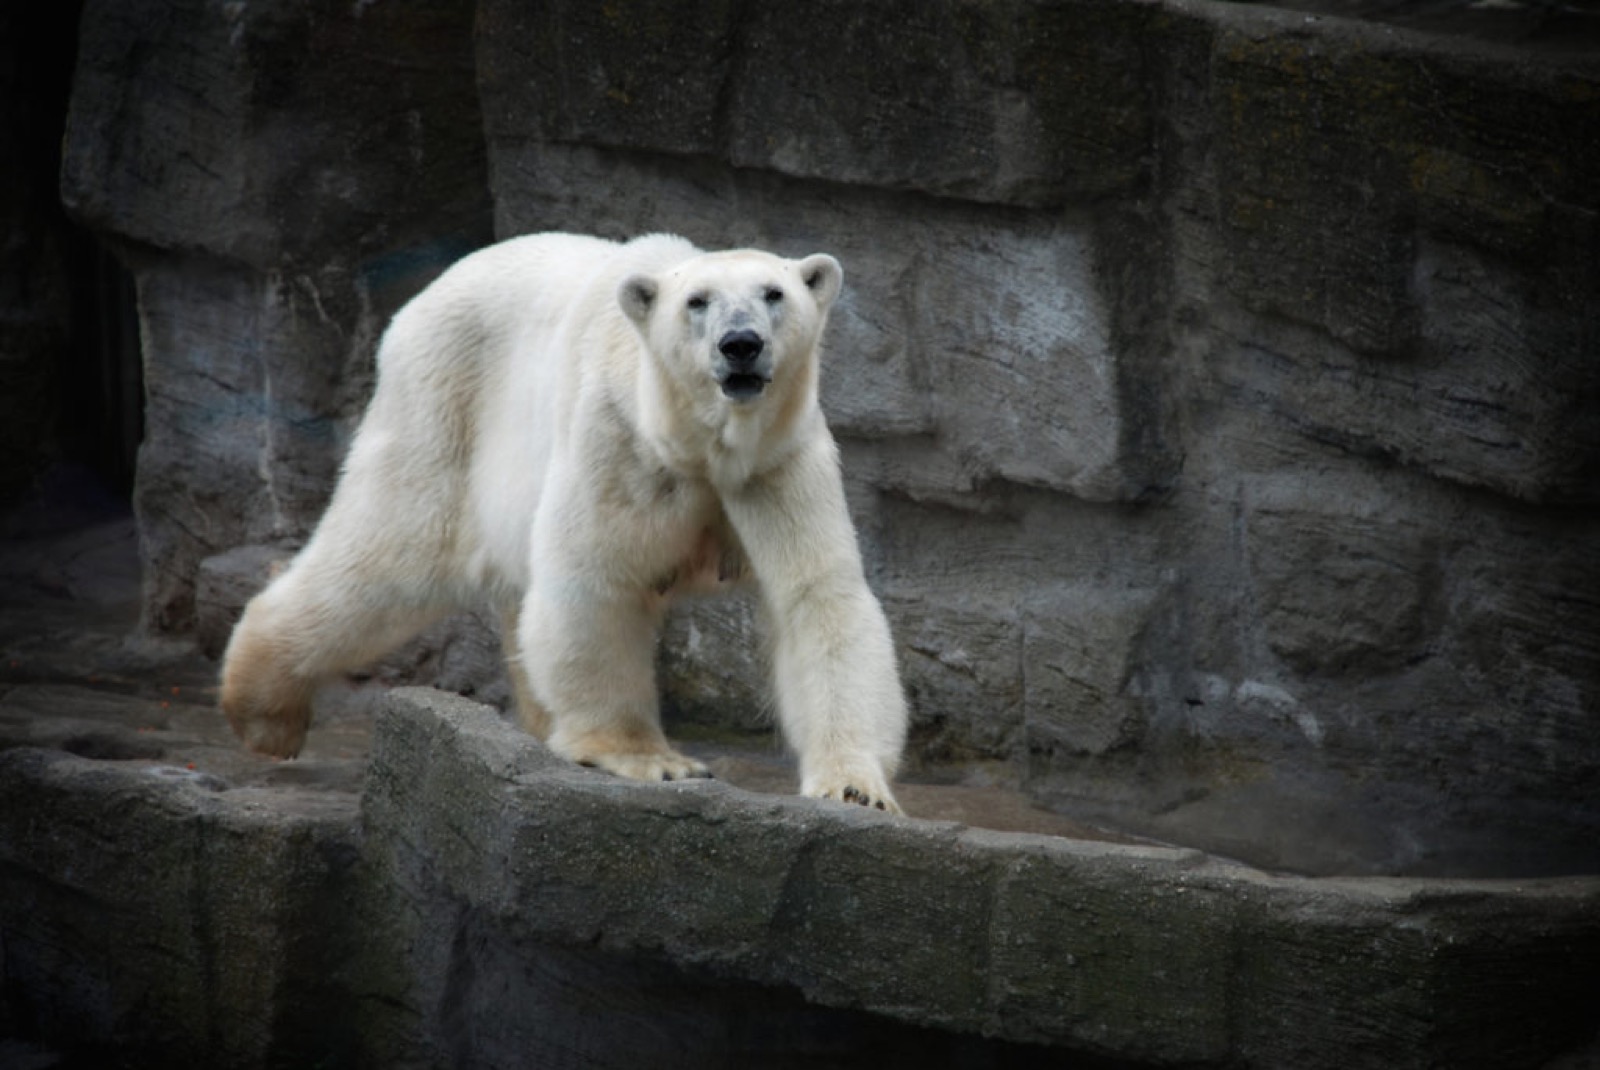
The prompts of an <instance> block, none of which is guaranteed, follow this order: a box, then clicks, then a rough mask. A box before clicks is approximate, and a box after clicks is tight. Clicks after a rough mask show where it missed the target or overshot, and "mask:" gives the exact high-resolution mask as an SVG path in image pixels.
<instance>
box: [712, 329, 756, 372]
mask: <svg viewBox="0 0 1600 1070" xmlns="http://www.w3.org/2000/svg"><path fill="white" fill-rule="evenodd" d="M765 345H766V343H765V342H763V341H762V340H761V336H760V335H759V334H757V333H756V332H755V331H751V330H743V331H729V332H728V333H727V334H725V335H723V336H722V341H720V342H718V343H717V349H718V350H720V351H721V353H722V355H723V356H725V357H727V358H728V363H729V364H733V365H737V366H740V367H748V366H750V365H751V364H753V363H755V359H756V358H757V357H759V356H760V355H761V350H762V348H763V347H764V346H765Z"/></svg>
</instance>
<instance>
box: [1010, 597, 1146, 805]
mask: <svg viewBox="0 0 1600 1070" xmlns="http://www.w3.org/2000/svg"><path fill="white" fill-rule="evenodd" d="M1157 602H1158V595H1157V592H1155V591H1151V590H1141V589H1125V588H1110V587H1103V586H1096V585H1089V584H1083V585H1076V584H1074V585H1063V586H1058V587H1053V588H1047V589H1043V590H1040V591H1037V592H1035V593H1034V594H1033V595H1032V596H1030V597H1029V599H1028V601H1027V603H1026V609H1025V614H1026V615H1025V618H1024V634H1023V646H1022V650H1023V655H1022V657H1023V687H1024V689H1025V697H1024V718H1025V722H1026V726H1027V745H1028V752H1029V762H1030V770H1031V771H1032V772H1033V773H1034V774H1035V775H1039V774H1042V773H1044V772H1045V771H1046V770H1051V771H1054V770H1058V769H1061V768H1063V767H1069V766H1070V765H1071V764H1072V763H1073V762H1074V761H1077V760H1081V759H1085V758H1088V759H1094V758H1100V757H1103V756H1105V755H1108V754H1110V753H1112V752H1114V751H1117V750H1119V749H1121V748H1125V747H1131V746H1137V745H1138V744H1139V743H1140V742H1141V740H1142V739H1143V737H1144V730H1145V716H1146V714H1145V701H1144V698H1143V696H1142V694H1141V686H1140V684H1139V682H1138V680H1137V675H1138V673H1139V672H1140V670H1141V669H1142V668H1143V666H1144V664H1145V658H1144V649H1143V643H1144V637H1145V633H1146V630H1147V628H1148V627H1149V624H1150V621H1151V615H1152V613H1153V612H1155V609H1156V605H1157Z"/></svg>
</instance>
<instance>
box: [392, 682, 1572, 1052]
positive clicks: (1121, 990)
mask: <svg viewBox="0 0 1600 1070" xmlns="http://www.w3.org/2000/svg"><path fill="white" fill-rule="evenodd" d="M363 814H364V817H365V824H366V830H367V837H368V848H369V851H370V852H372V853H373V855H374V857H375V858H377V859H379V860H381V861H380V865H381V866H382V867H383V868H385V869H386V870H387V871H388V872H389V874H390V877H389V879H390V880H392V881H393V882H394V883H393V887H394V888H395V889H396V890H397V894H400V895H402V896H405V897H408V898H410V899H411V900H412V901H419V902H435V903H437V902H440V901H443V902H450V903H454V904H455V905H456V906H457V908H458V909H459V910H461V911H465V912H468V913H471V914H473V915H475V916H480V917H481V916H488V917H491V918H493V919H494V927H495V928H496V929H497V930H498V931H500V932H501V933H502V934H503V935H504V936H505V938H507V939H514V940H524V941H532V942H533V943H536V944H555V945H572V946H581V947H586V948H591V949H599V950H604V951H609V952H623V953H629V954H642V955H647V956H651V957H663V958H666V959H668V960H670V961H672V962H674V963H678V964H681V965H686V966H693V967H697V968H709V969H711V970H713V971H715V973H716V974H717V975H719V976H726V977H731V978H736V979H738V980H740V981H744V982H748V983H752V984H756V985H763V986H778V987H787V988H794V989H798V990H799V991H801V992H802V993H803V994H804V995H805V997H806V998H807V999H808V1000H810V1001H813V1002H816V1003H820V1004H826V1005H831V1006H836V1007H846V1008H856V1009H861V1010H866V1011H870V1012H873V1013H876V1014H881V1015H887V1016H891V1017H894V1018H900V1019H904V1020H907V1021H912V1022H916V1023H919V1024H923V1025H933V1026H938V1027H940V1028H944V1029H949V1030H955V1031H961V1032H969V1033H979V1034H982V1035H985V1036H991V1037H1001V1038H1005V1039H1009V1040H1018V1041H1030V1042H1036V1043H1046V1044H1052V1045H1061V1046H1064V1047H1067V1048H1071V1049H1075V1050H1079V1051H1084V1052H1093V1053H1097V1054H1099V1055H1103V1056H1108V1057H1113V1058H1117V1059H1124V1060H1130V1061H1133V1062H1137V1063H1140V1064H1144V1063H1149V1064H1154V1065H1166V1064H1185V1065H1187V1064H1199V1065H1226V1066H1294V1067H1298V1068H1308V1067H1318V1066H1328V1067H1341V1068H1345V1067H1353V1066H1383V1067H1404V1066H1430V1065H1450V1066H1469V1065H1497V1066H1510V1065H1526V1066H1534V1065H1540V1064H1541V1063H1542V1062H1543V1061H1544V1060H1546V1059H1547V1058H1549V1057H1550V1056H1551V1055H1553V1054H1555V1053H1556V1052H1558V1051H1560V1050H1562V1049H1563V1048H1565V1047H1569V1046H1572V1045H1574V1044H1577V1043H1580V1042H1582V1041H1584V1040H1586V1039H1587V1037H1586V1036H1585V1031H1586V1030H1588V1029H1591V1028H1592V1025H1593V1022H1592V1015H1591V1014H1590V1012H1591V1011H1592V1006H1591V1005H1590V1004H1589V1003H1588V999H1587V997H1580V996H1578V995H1576V993H1579V992H1589V991H1592V990H1594V987H1595V986H1594V981H1595V980H1596V977H1595V975H1596V973H1597V972H1600V965H1597V964H1600V954H1597V953H1600V878H1589V877H1584V878H1571V879H1561V880H1545V881H1528V882H1502V881H1429V880H1406V879H1391V878H1379V879H1303V878H1292V877H1284V876H1275V875H1271V874H1267V873H1263V872H1260V871H1257V870H1253V869H1249V868H1246V867H1242V866H1237V865H1232V864H1227V863H1224V862H1220V861H1218V860H1216V859H1213V858H1210V857H1208V856H1206V855H1204V854H1201V853H1199V852H1195V851H1188V850H1175V849H1167V848H1160V847H1143V846H1127V845H1116V844H1102V843H1087V842H1081V841H1073V840H1066V839H1061V838H1056V837H1045V836H1035V835H1027V834H1018V833H1001V832H990V831H984V830H976V829H969V828H965V827H963V826H961V825H956V824H952V823H944V822H926V821H917V820H908V819H898V818H893V817H889V816H886V815H883V814H879V813H875V812H869V811H865V810H854V809H848V808H840V807H837V806H833V805H828V804H823V803H818V802H813V801H810V800H804V799H798V798H794V797H778V796H760V795H752V794H750V793H747V792H744V791H741V790H739V789H737V788H734V787H731V786H728V785H725V784H720V783H716V782H696V783H687V784H685V783H674V784H662V785H640V784H636V783H630V782H625V781H620V780H614V779H607V778H603V777H599V776H596V775H594V774H592V773H589V772H586V771H583V770H578V769H575V768H573V767H571V766H569V765H567V764H565V763H562V762H560V761H558V760H556V759H554V758H553V757H551V756H550V755H549V754H548V752H546V751H545V750H544V749H543V748H542V747H541V746H540V745H539V744H538V743H536V742H535V741H533V740H531V739H529V738H528V737H526V736H524V735H522V734H521V733H519V732H517V731H516V730H515V729H513V728H511V727H509V726H507V725H506V724H505V723H504V722H502V721H501V719H500V718H499V717H498V716H496V715H495V714H494V712H493V711H491V710H488V709H486V708H484V707H482V706H479V705H477V704H475V703H472V702H469V701H466V700H463V699H459V698H456V697H454V696H448V695H445V694H442V693H438V692H430V691H422V690H402V691H397V692H394V693H393V694H392V695H391V696H390V699H389V702H388V705H387V708H386V709H385V710H384V711H383V713H382V714H381V715H380V719H379V722H378V725H377V729H376V735H375V740H374V752H373V758H372V765H371V767H370V769H369V773H368V778H367V783H366V790H365V794H364V796H363Z"/></svg>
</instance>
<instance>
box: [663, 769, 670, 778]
mask: <svg viewBox="0 0 1600 1070" xmlns="http://www.w3.org/2000/svg"><path fill="white" fill-rule="evenodd" d="M661 779H662V780H671V779H672V773H670V772H669V771H667V770H665V769H663V770H661Z"/></svg>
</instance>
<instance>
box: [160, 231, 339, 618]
mask: <svg viewBox="0 0 1600 1070" xmlns="http://www.w3.org/2000/svg"><path fill="white" fill-rule="evenodd" d="M137 280H138V289H139V314H140V324H141V334H142V336H143V344H144V357H145V389H146V401H145V412H146V416H145V421H146V425H147V427H148V431H147V433H146V436H145V441H144V444H143V446H142V447H141V451H140V463H139V473H138V481H137V484H136V487H135V492H134V497H135V503H136V506H137V509H138V511H139V518H140V525H141V534H142V553H143V556H144V561H145V567H146V570H147V582H146V589H145V613H146V623H147V624H149V625H152V626H154V627H156V628H158V629H162V630H187V629H189V628H191V627H193V625H194V621H195V605H194V585H195V579H196V575H197V572H198V569H199V567H200V562H201V561H203V560H204V559H206V558H208V557H210V556H212V555H213V554H215V553H218V552H219V551H222V550H226V549H229V548H232V547H235V546H240V545H246V544H254V543H261V542H267V541H275V540H281V539H289V538H294V537H297V536H302V537H303V536H304V535H305V534H306V533H307V532H309V530H310V528H311V526H312V524H313V523H314V522H315V520H316V518H317V516H318V515H320V513H321V509H322V506H323V505H324V503H325V502H326V501H327V496H328V494H329V493H330V492H331V491H332V489H333V483H334V480H335V479H336V477H337V474H338V469H339V463H340V460H341V458H342V454H343V449H344V445H345V441H346V439H347V436H348V434H349V432H350V430H351V428H352V426H353V423H354V417H355V414H356V412H357V411H358V406H359V403H360V398H359V396H357V395H358V392H359V390H360V385H359V380H358V379H357V377H356V376H354V375H353V374H352V370H353V368H359V367H360V366H361V364H362V363H364V362H366V363H367V364H368V367H370V363H369V362H370V359H371V358H370V354H369V353H367V352H366V346H365V345H362V344H361V343H360V342H359V341H356V342H354V343H353V341H352V339H351V338H350V336H349V335H348V334H347V333H346V330H345V329H342V325H343V324H346V323H347V324H349V325H350V326H351V327H355V326H357V325H358V324H359V323H360V320H361V318H362V313H361V311H360V310H359V309H358V307H357V306H358V303H359V299H358V297H357V294H356V292H355V287H354V286H353V285H352V280H351V279H349V278H348V276H345V275H343V274H342V273H340V272H337V271H334V272H330V273H327V274H324V275H322V276H320V277H318V276H305V277H302V278H299V279H285V278H282V277H281V276H277V275H273V274H261V273H257V272H254V271H250V270H241V269H237V268H229V267H228V266H226V265H223V264H220V263H218V262H215V261H193V260H185V259H181V258H179V259H173V258H166V257H160V258H154V259H152V260H150V261H149V262H147V263H145V264H143V265H142V266H141V267H140V268H139V270H138V272H137ZM341 321H342V323H341Z"/></svg>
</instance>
